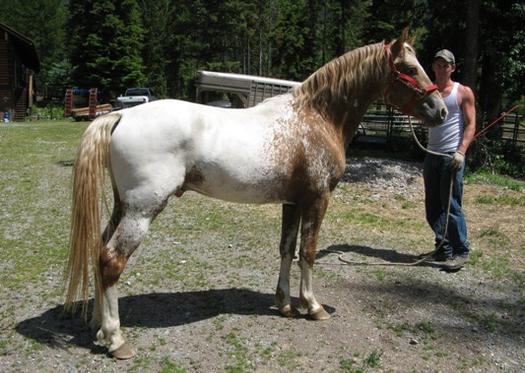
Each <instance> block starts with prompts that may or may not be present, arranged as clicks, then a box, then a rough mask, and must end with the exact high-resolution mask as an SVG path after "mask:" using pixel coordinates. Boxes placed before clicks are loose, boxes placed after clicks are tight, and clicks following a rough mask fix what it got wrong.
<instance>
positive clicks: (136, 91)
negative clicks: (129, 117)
mask: <svg viewBox="0 0 525 373" xmlns="http://www.w3.org/2000/svg"><path fill="white" fill-rule="evenodd" d="M150 101H155V97H154V96H153V94H152V92H151V89H149V88H128V89H126V92H124V95H120V96H119V97H117V104H116V106H117V108H119V109H124V108H128V107H132V106H136V105H140V104H144V103H146V102H150Z"/></svg>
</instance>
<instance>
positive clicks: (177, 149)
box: [65, 29, 447, 359]
mask: <svg viewBox="0 0 525 373" xmlns="http://www.w3.org/2000/svg"><path fill="white" fill-rule="evenodd" d="M436 89H437V88H436V86H435V85H433V84H432V83H431V81H430V79H429V78H428V76H427V74H426V73H425V71H424V69H423V68H422V67H421V65H420V63H419V62H418V60H417V58H416V54H415V51H414V48H413V47H412V45H411V41H410V40H409V38H408V30H407V29H404V30H403V32H402V33H401V35H400V36H399V37H398V38H397V39H394V40H393V41H392V42H390V43H385V42H381V43H377V44H370V45H367V46H363V47H360V48H357V49H355V50H353V51H350V52H347V53H346V54H344V55H342V56H340V57H338V58H336V59H334V60H332V61H330V62H328V63H327V64H326V65H324V66H323V67H321V68H320V69H319V70H317V71H315V72H314V73H313V74H312V75H311V76H309V77H308V78H307V79H306V80H305V81H304V82H303V83H302V84H301V85H299V86H298V87H296V88H294V89H293V90H292V91H290V92H288V93H285V94H282V95H279V96H275V97H272V98H269V99H267V100H265V101H263V102H262V103H260V104H259V105H257V106H255V107H252V108H247V109H224V108H217V107H211V106H204V105H199V104H195V103H189V102H185V101H179V100H159V101H154V102H151V103H147V104H142V105H139V106H136V107H133V108H128V109H124V110H121V111H118V112H112V113H109V114H106V115H104V116H101V117H98V118H96V119H95V120H94V121H93V122H92V123H91V124H90V125H89V126H88V128H87V129H86V131H85V133H84V135H83V137H82V140H81V143H80V145H79V147H78V150H77V153H76V158H75V163H74V170H73V201H72V219H71V230H70V250H69V257H68V262H67V265H66V269H65V276H66V278H65V280H66V285H65V287H66V300H65V309H66V310H67V311H71V312H74V311H75V309H76V307H77V306H79V305H80V304H82V309H83V310H82V311H83V314H84V316H85V317H87V302H88V298H89V283H90V277H91V274H90V273H91V272H92V273H93V278H94V287H95V292H94V293H95V300H94V307H93V315H92V318H91V321H90V326H91V327H92V328H93V329H94V330H95V331H97V332H96V338H97V339H98V340H99V341H100V342H102V343H105V344H106V345H107V347H108V352H109V353H110V354H111V355H112V356H113V357H115V358H118V359H127V358H131V357H132V356H134V354H135V352H134V350H133V348H132V346H130V345H129V344H128V343H127V342H126V341H125V339H124V337H123V335H122V333H121V330H120V319H119V310H118V295H117V288H116V286H117V282H118V280H119V277H120V275H121V273H122V271H123V270H124V268H125V266H126V263H127V261H128V259H129V257H130V256H131V255H132V253H133V252H134V251H135V250H136V249H137V247H138V246H139V245H140V243H141V241H142V240H143V239H144V237H145V235H146V233H147V232H148V228H149V226H150V224H151V222H152V221H153V220H154V219H155V217H156V216H157V215H158V214H159V213H160V212H161V211H162V210H163V209H164V207H165V206H166V204H167V202H168V199H169V198H170V197H172V196H176V197H181V196H182V195H183V193H184V192H186V191H194V192H198V193H201V194H203V195H205V196H209V197H213V198H219V199H222V200H225V201H231V202H239V203H257V204H262V203H276V204H281V205H282V232H281V240H280V245H279V250H280V256H281V263H280V271H279V278H278V281H277V289H276V294H275V301H276V306H277V308H278V311H279V312H280V314H281V315H283V316H285V317H293V316H294V315H295V314H296V310H295V309H293V308H292V303H291V298H290V267H291V263H292V258H293V256H294V254H295V249H296V243H297V237H298V232H299V231H300V232H301V234H300V244H299V267H300V272H301V280H300V287H299V298H300V304H301V306H302V307H304V309H306V310H307V312H308V315H309V317H310V318H311V319H313V320H326V319H328V318H329V317H330V315H329V314H328V313H327V312H326V310H325V309H324V307H323V306H322V305H321V303H319V302H318V301H317V299H316V297H315V296H314V291H313V275H312V270H313V265H314V260H315V255H316V246H317V240H318V235H319V228H320V226H321V222H322V221H323V217H324V215H325V212H326V209H327V206H328V200H329V196H330V193H331V192H332V191H333V190H334V188H335V187H336V185H337V183H338V181H339V180H340V179H341V177H342V175H343V173H344V170H345V167H346V159H345V151H346V147H347V145H348V144H349V142H350V141H351V140H352V138H353V136H354V134H355V132H356V130H357V127H358V125H359V122H360V120H361V118H362V117H363V115H364V114H365V112H366V110H367V108H368V106H369V105H370V104H371V103H372V102H373V101H375V100H376V99H378V98H379V97H380V96H381V95H383V96H384V99H385V101H386V102H387V103H388V104H390V105H393V106H395V107H397V108H399V109H401V110H402V111H404V112H406V113H408V114H411V115H414V116H416V117H418V118H419V119H421V120H422V121H423V122H424V123H425V124H426V125H427V126H429V127H432V126H437V125H439V124H441V123H442V122H443V121H444V119H445V117H446V115H447V110H446V108H445V105H444V103H443V100H442V98H441V95H440V94H439V92H438V91H437V90H436ZM106 169H107V171H108V172H107V173H108V174H109V176H110V179H111V185H112V190H113V197H114V205H113V210H112V213H111V217H110V218H109V221H108V223H107V226H106V227H105V229H104V230H103V231H102V229H101V220H102V218H101V211H100V199H101V193H102V187H103V179H104V175H105V174H106ZM90 262H91V264H90ZM90 268H91V269H90Z"/></svg>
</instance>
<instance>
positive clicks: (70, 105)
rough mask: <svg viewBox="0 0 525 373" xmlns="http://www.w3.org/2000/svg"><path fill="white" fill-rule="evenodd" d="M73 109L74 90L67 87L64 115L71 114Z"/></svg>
mask: <svg viewBox="0 0 525 373" xmlns="http://www.w3.org/2000/svg"><path fill="white" fill-rule="evenodd" d="M71 109H73V90H72V89H71V88H68V89H66V98H65V100H64V116H65V117H70V116H71Z"/></svg>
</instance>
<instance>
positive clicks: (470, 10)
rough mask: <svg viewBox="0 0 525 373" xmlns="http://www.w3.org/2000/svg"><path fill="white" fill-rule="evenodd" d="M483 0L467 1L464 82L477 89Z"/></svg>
mask: <svg viewBox="0 0 525 373" xmlns="http://www.w3.org/2000/svg"><path fill="white" fill-rule="evenodd" d="M480 3H481V0H471V1H468V2H467V14H466V18H467V19H466V21H467V30H466V35H465V61H464V67H463V83H464V84H465V85H467V86H469V87H471V88H472V89H474V90H475V89H476V83H477V61H478V39H479V7H480Z"/></svg>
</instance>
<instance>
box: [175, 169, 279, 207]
mask: <svg viewBox="0 0 525 373" xmlns="http://www.w3.org/2000/svg"><path fill="white" fill-rule="evenodd" d="M258 166H259V167H257V166H256V167H242V165H238V167H229V166H225V167H223V166H221V165H218V164H210V165H209V166H208V165H203V164H197V165H196V167H195V168H194V169H193V170H199V171H197V172H198V177H195V176H194V174H193V172H191V171H190V173H189V175H190V177H189V178H188V180H187V182H186V183H185V185H184V189H185V190H193V191H196V192H198V193H201V194H203V195H206V196H209V197H213V198H217V199H221V200H224V201H229V202H238V203H283V202H287V198H286V197H287V193H286V190H287V188H286V181H285V180H284V178H283V177H282V176H281V175H280V174H279V172H278V170H275V169H272V168H270V167H265V166H263V165H261V164H259V165H258Z"/></svg>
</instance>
